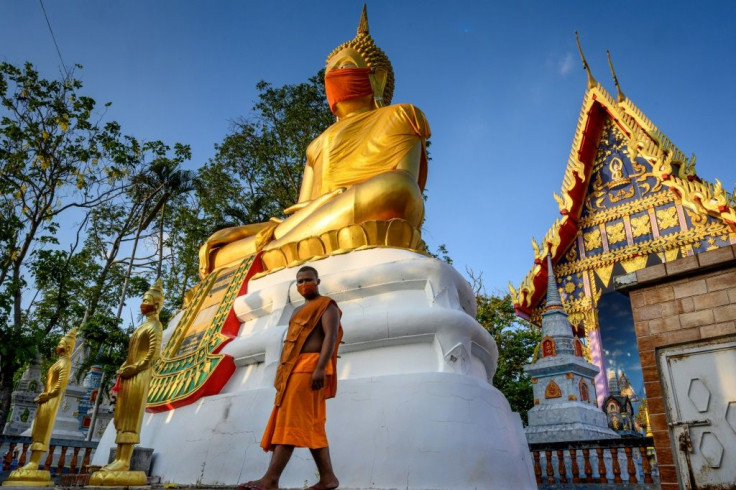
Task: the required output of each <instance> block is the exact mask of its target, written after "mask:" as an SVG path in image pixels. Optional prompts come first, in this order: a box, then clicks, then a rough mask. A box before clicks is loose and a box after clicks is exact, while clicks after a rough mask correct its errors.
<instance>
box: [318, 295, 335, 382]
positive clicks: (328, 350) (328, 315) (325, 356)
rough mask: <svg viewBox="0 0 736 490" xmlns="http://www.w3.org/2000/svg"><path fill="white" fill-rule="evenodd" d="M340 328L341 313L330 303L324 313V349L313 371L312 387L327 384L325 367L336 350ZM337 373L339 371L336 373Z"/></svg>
mask: <svg viewBox="0 0 736 490" xmlns="http://www.w3.org/2000/svg"><path fill="white" fill-rule="evenodd" d="M339 328H340V313H339V311H338V309H337V306H335V304H334V303H333V304H330V306H328V307H327V309H326V310H325V312H324V313H323V314H322V330H323V331H324V334H325V339H324V340H323V341H322V349H321V350H320V353H319V360H318V361H317V367H316V368H315V370H314V373H312V389H313V390H319V389H321V388H322V387H323V386H324V385H325V369H326V368H327V363H328V362H330V359H331V358H332V354H333V352H335V343H336V342H337V332H338V329H339ZM335 374H337V373H335Z"/></svg>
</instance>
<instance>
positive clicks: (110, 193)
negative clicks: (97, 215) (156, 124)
mask: <svg viewBox="0 0 736 490" xmlns="http://www.w3.org/2000/svg"><path fill="white" fill-rule="evenodd" d="M81 87H82V83H81V82H80V81H79V80H77V79H74V78H71V77H69V78H66V79H64V80H47V79H44V78H42V77H40V76H39V74H38V72H37V71H36V70H35V69H34V67H33V65H32V64H30V63H26V64H25V65H24V66H23V67H16V66H14V65H12V64H9V63H0V196H1V197H0V200H1V201H0V212H2V217H1V218H0V221H2V223H3V225H2V226H0V247H2V248H0V311H1V312H2V314H1V316H2V318H0V320H3V322H2V323H1V324H0V356H1V358H2V361H0V367H2V370H1V371H0V422H2V421H4V420H5V416H6V414H7V410H8V406H9V402H10V391H11V390H12V386H13V376H14V374H15V372H16V371H17V370H18V369H19V368H20V367H21V366H22V365H23V364H24V363H25V362H26V361H27V360H28V359H29V358H30V357H31V356H32V355H34V353H35V350H36V345H37V344H38V342H39V341H40V339H41V338H43V337H44V336H46V335H48V334H49V333H50V331H46V329H47V328H50V329H53V328H55V327H56V326H57V325H59V323H58V321H54V322H50V323H47V327H46V328H43V329H40V330H39V329H34V328H32V325H29V324H28V322H26V313H27V311H26V310H24V294H25V293H26V292H27V291H28V288H29V284H28V283H27V279H26V277H25V272H26V271H27V270H28V268H30V269H32V270H34V271H35V272H34V273H35V275H36V276H37V277H39V278H41V277H44V278H46V279H48V278H50V276H49V274H46V276H44V274H42V272H41V271H42V269H43V265H44V264H45V265H48V266H49V267H51V268H54V269H55V271H56V273H59V272H61V271H63V270H65V269H68V267H69V266H70V261H69V260H68V258H69V257H68V256H67V258H66V259H64V258H62V257H61V256H60V255H57V256H54V255H53V254H50V253H41V252H40V251H38V250H39V249H44V248H49V247H53V246H56V245H58V239H57V232H58V230H59V221H60V217H61V216H62V215H63V214H64V213H67V214H68V212H69V211H71V210H74V209H76V210H81V213H82V214H84V210H88V209H90V208H92V207H94V206H96V205H98V204H100V203H101V202H105V201H106V200H108V199H112V198H114V197H115V196H116V195H119V194H120V193H121V192H122V189H121V188H120V187H118V186H116V185H115V182H114V181H115V177H116V175H118V174H119V173H121V172H124V171H125V169H124V165H125V163H126V162H125V158H124V157H125V155H123V154H121V153H120V152H119V151H118V148H119V145H118V143H119V142H120V138H121V136H120V131H119V129H120V128H119V126H118V125H117V124H116V123H114V122H109V123H106V124H104V125H103V124H101V123H100V122H99V121H98V119H97V116H96V115H95V114H94V110H95V106H96V104H95V101H94V100H93V99H91V98H89V97H85V96H83V95H80V94H79V93H78V92H79V90H80V89H81ZM37 251H38V252H37ZM29 261H30V262H35V265H31V264H30V263H29ZM51 275H53V274H51ZM56 279H59V278H58V277H56ZM57 286H59V288H57V299H58V300H59V301H60V304H62V305H63V303H64V301H63V297H64V291H65V290H66V283H65V282H64V281H57ZM57 303H59V302H57ZM57 316H59V315H57Z"/></svg>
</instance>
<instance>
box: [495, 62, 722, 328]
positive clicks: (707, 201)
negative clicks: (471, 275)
mask: <svg viewBox="0 0 736 490" xmlns="http://www.w3.org/2000/svg"><path fill="white" fill-rule="evenodd" d="M581 54H582V52H581ZM584 66H585V67H586V71H587V72H588V88H587V90H586V92H585V96H584V97H583V104H582V109H581V111H580V116H579V119H578V125H577V128H576V130H575V137H574V138H573V144H572V149H571V151H570V157H569V159H568V163H567V168H566V169H565V174H564V177H563V181H562V189H561V191H560V193H559V194H556V193H555V194H554V198H555V201H557V205H558V206H559V209H560V215H561V216H560V218H558V219H556V220H555V222H554V223H553V224H552V226H551V227H550V229H549V230H548V231H547V233H546V235H545V236H544V238H543V239H542V241H541V243H537V242H536V241H535V240H534V239H532V248H533V249H534V266H533V267H532V269H531V270H530V271H529V273H528V274H527V275H526V277H525V278H524V280H523V281H522V282H521V284H520V286H519V288H518V289H516V288H514V287H513V286H512V285H511V284H509V291H510V292H511V297H512V299H513V301H514V306H515V309H516V312H517V314H518V315H519V316H521V317H524V318H530V317H531V319H532V321H533V322H534V323H538V321H539V319H540V318H539V315H538V311H536V310H538V309H539V305H540V303H541V301H542V300H543V299H544V296H545V294H546V284H547V269H546V268H545V267H543V263H544V260H545V257H546V256H547V255H548V254H549V255H550V256H551V257H552V260H553V262H554V263H555V273H556V275H557V277H558V279H560V278H561V277H562V276H565V275H568V279H569V277H570V276H569V275H571V274H572V275H574V274H576V273H579V272H581V271H582V270H586V269H587V268H589V266H590V262H591V261H592V260H593V259H594V260H595V263H596V264H600V263H610V267H609V268H608V271H607V273H608V278H603V277H601V279H602V280H603V282H608V279H610V274H611V272H612V270H613V264H614V263H617V262H621V263H622V265H624V268H625V269H626V270H627V272H631V271H632V270H637V269H641V268H643V267H645V266H646V260H647V257H648V255H649V254H651V253H660V252H661V253H662V257H663V260H664V259H665V258H666V260H671V259H673V258H674V257H675V256H676V253H677V250H674V251H673V250H667V249H668V248H670V247H671V246H675V245H676V246H683V247H690V246H691V244H694V243H695V242H696V241H697V240H705V239H708V237H709V236H710V235H709V234H708V232H709V231H710V232H711V234H718V235H719V236H721V235H724V230H725V235H726V236H728V237H730V238H729V241H731V242H735V241H736V202H735V201H734V197H733V195H731V194H729V193H727V192H726V191H725V190H724V189H723V186H722V185H721V182H720V181H718V180H717V179H716V183H715V184H711V183H709V182H706V181H703V180H701V179H700V178H699V177H698V176H697V174H696V172H695V155H693V156H692V158H690V159H688V158H686V156H685V154H684V153H683V152H682V151H680V149H678V148H677V147H676V146H675V145H674V144H673V143H672V142H671V141H670V140H669V139H668V138H667V137H666V136H665V135H664V134H663V133H662V132H661V131H660V130H659V129H658V128H657V127H656V126H655V125H654V124H653V123H652V122H651V121H650V120H649V119H648V118H647V117H646V116H645V115H644V114H643V113H642V111H641V110H639V108H638V107H636V106H635V105H634V104H633V103H632V102H631V100H629V99H628V98H626V97H625V96H623V92H621V90H620V88H619V87H618V84H617V96H618V97H617V99H618V100H616V99H614V98H613V97H612V96H611V95H610V94H609V93H608V92H607V91H606V90H605V89H604V88H603V87H602V86H601V84H600V83H598V82H597V81H595V79H594V78H593V77H592V75H591V74H590V71H589V69H588V68H587V63H585V62H584ZM608 135H613V136H610V138H611V141H614V140H615V141H614V142H615V143H617V144H619V146H620V147H621V148H620V150H617V151H620V152H621V154H625V155H626V156H627V157H628V160H630V162H631V165H632V166H633V170H634V171H633V172H631V173H630V174H629V175H628V177H624V176H623V175H621V171H620V169H621V168H622V167H623V164H622V163H621V161H620V160H619V162H618V164H619V166H618V167H617V168H616V167H615V165H614V164H613V163H609V168H610V169H612V170H611V171H612V172H613V175H614V176H615V175H616V172H617V171H618V176H619V177H620V179H619V180H622V181H627V182H628V181H630V180H631V179H634V180H636V182H637V184H636V185H637V186H639V189H646V191H645V192H642V193H641V197H637V198H635V200H636V201H635V202H630V201H629V202H626V203H625V204H616V203H617V202H624V199H623V198H625V197H631V196H630V195H629V196H624V195H622V193H623V194H625V192H624V188H622V187H621V186H620V185H619V184H618V183H617V182H616V181H611V182H607V183H605V185H602V187H603V188H604V189H603V191H608V190H610V191H613V189H614V188H617V187H618V188H617V189H616V192H612V193H608V194H607V193H606V192H603V191H596V189H601V182H600V181H598V182H596V181H594V182H591V179H592V178H593V174H594V172H593V169H594V166H595V165H596V160H597V159H599V158H600V157H597V154H599V152H600V151H601V148H600V145H599V143H600V142H601V141H602V139H603V138H606V137H609V136H608ZM616 138H617V139H616ZM607 155H608V158H609V160H608V161H609V162H611V156H610V155H611V152H610V151H608V153H607ZM614 160H615V158H614ZM598 165H599V166H600V163H599V164H598ZM597 168H599V167H597ZM595 177H596V179H600V173H599V171H597V172H596V173H595ZM609 179H610V177H609ZM596 185H597V187H596ZM632 188H633V186H632ZM662 189H664V190H667V191H668V192H655V191H661V190H662ZM649 191H651V193H649ZM596 192H598V194H596ZM631 192H632V193H633V192H634V191H633V190H632V191H631ZM647 193H648V194H647ZM644 194H647V195H646V197H643V195H644ZM607 195H608V196H610V199H608V198H607V197H606V196H607ZM617 199H618V201H617ZM591 200H593V202H596V203H597V204H598V205H599V206H600V205H601V203H604V202H605V203H606V206H603V207H600V209H598V210H597V211H596V212H592V210H591V208H590V206H591V204H590V202H591ZM669 202H674V203H677V204H678V205H679V206H678V207H677V211H674V210H673V209H674V208H675V206H671V208H672V209H670V210H669V211H668V210H662V209H660V207H661V206H662V205H663V204H665V203H669ZM586 206H587V207H588V212H585V211H586ZM655 206H659V207H657V213H658V214H657V216H656V219H658V220H659V219H665V218H666V217H665V216H664V215H662V216H660V213H665V212H670V211H671V214H673V216H672V217H670V218H671V219H677V218H678V216H677V215H675V214H676V213H677V212H679V221H680V223H684V222H685V218H684V217H683V216H684V214H685V213H684V212H683V211H682V210H685V211H686V212H687V215H688V220H689V222H690V223H691V226H690V227H689V228H690V229H686V228H688V227H687V226H686V227H684V228H682V231H681V235H682V236H680V235H677V236H675V235H673V234H667V233H666V232H664V231H663V232H662V234H660V233H658V232H657V233H652V235H653V239H652V240H650V241H648V242H647V243H644V242H643V241H641V240H640V241H637V240H632V229H633V230H634V233H633V236H634V237H636V236H639V235H637V234H636V231H637V229H636V228H632V225H633V226H634V227H636V226H637V222H636V219H637V216H636V215H635V213H637V212H639V213H641V215H645V214H646V210H647V208H649V209H650V211H649V214H650V215H651V214H652V212H653V211H652V208H653V207H655ZM624 208H625V209H624ZM634 208H636V209H634ZM639 208H641V209H639ZM622 212H623V213H626V214H627V216H626V217H625V218H624V219H621V220H620V221H621V222H620V223H614V222H613V221H612V220H613V219H614V218H622V216H621V214H622ZM628 214H630V215H631V216H628ZM708 217H710V218H708ZM641 219H642V220H644V218H641ZM651 219H652V220H654V219H655V217H654V215H652V217H651ZM632 220H633V221H632ZM647 221H648V220H647ZM624 222H625V223H624ZM605 223H608V224H609V225H610V226H608V227H606V224H605ZM612 223H613V224H612ZM591 225H595V226H599V227H604V228H605V229H606V230H607V231H609V232H613V233H616V232H617V231H618V232H620V233H618V235H620V236H621V237H624V238H623V241H624V243H626V242H627V241H628V246H623V247H621V246H619V247H618V248H615V247H611V249H610V250H609V247H608V244H607V243H606V247H605V253H603V252H601V253H600V254H599V255H598V256H596V257H590V256H589V257H587V258H586V256H585V253H581V254H580V257H579V260H576V261H575V263H572V260H563V259H565V256H566V255H569V254H570V253H572V252H574V251H572V250H570V249H571V248H575V246H576V245H577V244H576V242H579V243H580V244H582V243H585V248H588V245H589V244H595V243H596V240H598V239H599V237H600V235H598V237H596V236H595V232H596V230H595V229H592V231H591V232H590V233H582V234H583V235H585V236H584V238H585V240H586V242H583V240H582V239H579V238H578V235H580V234H581V233H580V232H581V231H582V232H584V231H586V230H591V228H586V227H590V226H591ZM642 225H643V226H649V225H648V224H647V223H642ZM616 226H618V227H619V228H621V229H620V230H618V229H617V228H615V227H616ZM696 226H699V227H700V228H695V227H696ZM709 227H710V228H709ZM665 229H666V227H665ZM698 230H700V231H698ZM700 235H703V236H700ZM613 236H615V235H613ZM626 236H628V240H626V238H625V237H626ZM698 243H700V242H698ZM719 243H721V242H719ZM710 244H711V245H713V242H710ZM614 248H615V249H614ZM569 250H570V252H568V251H569ZM689 250H690V253H693V249H692V248H690V249H689ZM672 252H674V255H673V253H672ZM573 255H574V254H573ZM568 259H572V257H568ZM561 260H562V261H563V262H567V263H564V264H561V263H560V261H561ZM586 261H587V262H589V263H588V264H586ZM596 273H598V274H599V277H600V274H601V273H600V272H599V271H596ZM579 287H581V288H582V285H579ZM588 288H589V286H588ZM592 289H593V291H590V290H589V289H586V291H587V292H588V294H585V295H583V294H579V296H578V297H577V298H576V297H575V296H574V295H567V297H566V298H563V302H564V303H565V307H566V309H567V310H568V313H575V312H578V311H579V312H582V311H585V310H589V309H590V306H591V305H590V302H591V298H590V296H591V295H592V296H593V298H594V299H593V301H597V297H596V296H600V291H596V288H595V286H594V285H593V287H592ZM568 292H572V291H568ZM583 303H586V304H583Z"/></svg>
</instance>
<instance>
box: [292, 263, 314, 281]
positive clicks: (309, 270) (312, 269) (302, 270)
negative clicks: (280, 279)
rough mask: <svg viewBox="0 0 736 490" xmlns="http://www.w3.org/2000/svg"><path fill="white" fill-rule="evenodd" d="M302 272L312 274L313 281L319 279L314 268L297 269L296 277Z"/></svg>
mask: <svg viewBox="0 0 736 490" xmlns="http://www.w3.org/2000/svg"><path fill="white" fill-rule="evenodd" d="M302 272H311V273H312V274H314V278H315V279H319V273H318V272H317V269H315V268H314V267H310V266H308V265H305V266H304V267H302V268H301V269H299V270H298V271H297V272H296V273H297V275H299V274H301V273H302Z"/></svg>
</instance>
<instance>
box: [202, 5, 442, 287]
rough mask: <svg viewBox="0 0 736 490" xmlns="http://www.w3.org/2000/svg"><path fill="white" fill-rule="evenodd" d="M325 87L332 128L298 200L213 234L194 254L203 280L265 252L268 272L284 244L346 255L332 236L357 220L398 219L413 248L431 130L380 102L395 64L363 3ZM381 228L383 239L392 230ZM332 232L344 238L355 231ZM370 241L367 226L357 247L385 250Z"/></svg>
mask: <svg viewBox="0 0 736 490" xmlns="http://www.w3.org/2000/svg"><path fill="white" fill-rule="evenodd" d="M325 90H326V93H327V99H328V102H329V104H330V109H331V110H332V112H333V113H334V114H335V115H336V116H337V122H335V123H334V124H333V125H332V126H330V127H329V128H327V130H325V132H324V133H322V134H321V135H320V136H318V137H317V138H316V139H315V140H314V141H312V142H311V143H310V145H309V147H308V148H307V163H306V166H305V169H304V177H303V180H302V186H301V190H300V195H299V200H298V202H297V203H296V204H295V205H293V206H291V207H290V208H288V209H286V210H284V214H286V215H287V218H285V219H283V220H281V219H276V218H272V219H271V221H269V222H266V223H256V224H250V225H244V226H238V227H233V228H226V229H223V230H220V231H218V232H216V233H214V234H213V235H212V236H211V237H210V238H209V239H208V240H207V242H206V243H205V245H203V246H202V247H201V249H200V256H199V257H200V274H201V276H202V277H204V276H206V275H207V274H208V273H209V272H211V271H212V270H213V269H215V268H219V267H224V266H228V265H234V264H235V263H237V262H238V261H240V260H242V259H243V258H245V257H248V256H251V255H253V254H255V253H256V252H258V251H260V250H263V251H274V253H270V254H269V253H268V252H264V255H263V258H262V260H263V262H264V265H265V266H266V268H267V269H271V268H273V267H274V266H278V265H279V258H278V254H279V253H280V252H279V251H278V249H280V248H281V249H282V250H283V249H285V248H288V247H287V245H289V244H292V245H293V244H297V243H298V244H299V250H296V248H295V249H294V253H295V254H298V255H299V256H300V257H301V258H302V259H305V260H306V259H307V258H311V257H313V256H316V255H329V254H330V253H331V251H332V250H334V249H335V248H341V249H342V251H346V250H345V245H344V244H343V243H342V242H340V243H337V242H336V240H337V238H338V237H337V235H336V234H337V231H338V230H345V229H350V227H351V226H353V225H361V224H365V223H379V224H378V225H373V226H365V227H364V228H367V229H368V228H369V229H377V228H381V226H383V225H381V224H380V223H384V224H385V223H390V222H392V221H396V220H400V221H402V222H403V223H404V224H405V226H406V229H408V230H410V231H411V230H414V238H413V239H412V240H413V241H411V240H410V241H411V243H416V240H417V239H418V237H419V234H418V228H419V227H420V225H421V222H422V219H423V217H424V202H423V199H422V191H423V189H424V184H425V182H426V179H427V152H426V144H425V142H426V139H427V138H429V136H430V130H429V125H428V123H427V120H426V118H425V116H424V114H423V113H422V112H421V111H420V110H419V109H417V108H416V107H414V106H412V105H410V104H398V105H388V104H390V102H391V97H392V96H393V90H394V74H393V68H392V67H391V62H390V61H389V59H388V57H387V56H386V54H385V53H384V52H383V51H382V50H381V49H380V48H379V47H378V46H376V44H375V43H374V41H373V39H372V38H371V36H370V33H369V30H368V17H367V13H366V9H365V7H363V13H362V16H361V19H360V23H359V25H358V33H357V35H356V37H355V38H354V39H352V40H350V41H347V42H345V43H343V44H341V45H340V46H338V47H337V48H336V49H335V50H334V51H332V53H330V55H329V56H328V58H327V65H326V74H325ZM383 230H384V231H383V233H384V235H387V234H391V233H389V232H386V231H385V227H384V228H383ZM330 233H332V235H331V237H330V236H328V235H329V234H330ZM340 233H342V234H340V236H339V239H340V240H342V239H343V238H344V237H345V236H348V235H351V234H352V233H359V234H360V233H362V232H361V231H360V230H357V231H356V230H355V229H351V230H350V231H349V232H348V233H347V235H346V234H345V233H343V232H342V231H340ZM379 234H380V233H379ZM361 240H362V242H361ZM371 240H372V238H371V233H370V230H369V231H368V232H366V236H365V237H364V238H361V239H360V240H358V241H357V242H356V243H357V245H358V246H360V245H361V244H362V245H369V246H370V245H374V246H381V245H384V246H385V245H391V243H388V241H382V242H381V243H370V242H371ZM380 240H384V239H383V238H381V239H380ZM331 242H335V243H332V244H331ZM407 243H408V242H407ZM305 246H306V248H307V250H306V251H304V250H302V249H303V248H304V247H305ZM295 247H296V246H295ZM354 248H357V247H354ZM281 260H284V259H283V258H282V259H281ZM285 260H286V262H287V263H288V262H289V259H288V258H287V259H285ZM283 265H286V264H282V266H283Z"/></svg>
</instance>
